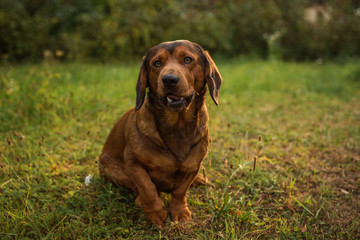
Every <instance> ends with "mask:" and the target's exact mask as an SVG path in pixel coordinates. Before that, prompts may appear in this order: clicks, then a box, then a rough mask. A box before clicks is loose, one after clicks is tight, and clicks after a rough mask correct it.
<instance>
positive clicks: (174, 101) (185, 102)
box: [163, 93, 194, 111]
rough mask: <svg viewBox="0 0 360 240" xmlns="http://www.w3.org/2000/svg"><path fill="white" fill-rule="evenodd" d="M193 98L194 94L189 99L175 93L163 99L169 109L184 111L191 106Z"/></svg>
mask: <svg viewBox="0 0 360 240" xmlns="http://www.w3.org/2000/svg"><path fill="white" fill-rule="evenodd" d="M193 98H194V94H193V93H192V94H190V95H189V96H188V97H181V96H178V95H175V94H173V93H170V94H168V95H166V97H163V102H164V104H165V105H166V106H167V107H169V108H171V109H173V110H175V111H182V110H183V109H184V108H187V107H188V106H189V104H190V103H191V101H192V100H193Z"/></svg>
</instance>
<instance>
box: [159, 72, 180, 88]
mask: <svg viewBox="0 0 360 240" xmlns="http://www.w3.org/2000/svg"><path fill="white" fill-rule="evenodd" d="M161 79H162V82H163V84H164V86H165V87H166V88H174V87H175V86H176V85H177V84H178V82H179V80H180V78H179V77H178V76H176V75H173V74H165V75H164V76H163V77H162V78H161Z"/></svg>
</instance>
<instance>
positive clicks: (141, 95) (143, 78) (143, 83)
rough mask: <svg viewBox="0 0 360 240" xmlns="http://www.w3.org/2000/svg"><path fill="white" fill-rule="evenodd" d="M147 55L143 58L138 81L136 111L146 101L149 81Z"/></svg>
mask: <svg viewBox="0 0 360 240" xmlns="http://www.w3.org/2000/svg"><path fill="white" fill-rule="evenodd" d="M146 65H147V56H146V55H145V56H144V57H143V60H142V64H141V68H140V72H139V77H138V80H137V83H136V106H135V111H137V110H139V109H140V108H141V106H142V105H143V103H144V99H145V95H146V88H147V87H148V86H147V82H148V80H147V79H148V70H147V66H146Z"/></svg>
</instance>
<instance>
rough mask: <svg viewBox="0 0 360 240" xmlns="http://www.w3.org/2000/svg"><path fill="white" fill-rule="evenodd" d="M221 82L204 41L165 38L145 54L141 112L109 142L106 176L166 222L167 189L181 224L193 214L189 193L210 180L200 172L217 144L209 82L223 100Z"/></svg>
mask: <svg viewBox="0 0 360 240" xmlns="http://www.w3.org/2000/svg"><path fill="white" fill-rule="evenodd" d="M174 81H175V82H176V83H175V82H174ZM221 83H222V78H221V75H220V73H219V71H218V69H217V67H216V65H215V63H214V62H213V60H212V59H211V57H210V55H209V54H208V52H207V51H204V50H203V49H202V48H201V47H200V46H199V45H198V44H195V43H192V42H189V41H186V40H179V41H174V42H165V43H161V44H159V45H157V46H155V47H153V48H152V49H150V50H149V51H148V52H147V53H146V55H145V56H144V58H143V62H142V65H141V68H140V73H139V78H138V82H137V85H136V91H137V98H136V107H135V109H131V110H130V111H128V112H127V113H126V114H125V115H124V116H123V117H122V118H120V120H119V121H118V122H117V123H116V124H115V126H114V127H113V129H112V130H111V132H110V134H109V136H108V138H107V140H106V143H105V145H104V148H103V151H102V154H101V156H100V174H101V176H102V177H105V178H107V179H109V180H111V181H112V182H114V183H116V184H117V185H122V186H126V187H128V188H130V189H132V190H133V191H135V192H136V193H137V198H136V203H137V204H138V205H139V206H140V207H141V208H142V209H143V210H144V212H145V215H146V219H147V220H148V221H149V222H150V223H152V224H155V225H156V226H158V227H162V226H164V221H165V220H166V215H167V214H166V211H165V210H164V209H163V206H164V204H163V202H162V200H161V198H160V196H159V193H160V192H168V193H171V201H170V205H169V211H170V216H171V219H172V220H173V221H189V220H190V219H191V212H190V210H189V208H188V206H187V202H186V193H187V190H188V188H189V187H190V185H191V184H193V185H195V184H196V185H198V184H203V183H204V178H203V177H202V176H201V175H198V172H199V169H200V167H201V162H202V160H203V159H204V158H205V156H206V154H207V151H208V143H209V131H208V113H207V108H206V105H205V92H206V84H207V86H208V88H209V91H210V95H211V97H212V99H213V101H214V102H215V103H216V104H218V96H219V88H220V85H221ZM146 89H149V90H148V94H147V97H145V95H146Z"/></svg>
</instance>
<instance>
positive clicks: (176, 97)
mask: <svg viewBox="0 0 360 240" xmlns="http://www.w3.org/2000/svg"><path fill="white" fill-rule="evenodd" d="M168 98H171V100H175V101H179V100H180V99H181V97H178V96H175V95H169V96H168Z"/></svg>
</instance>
